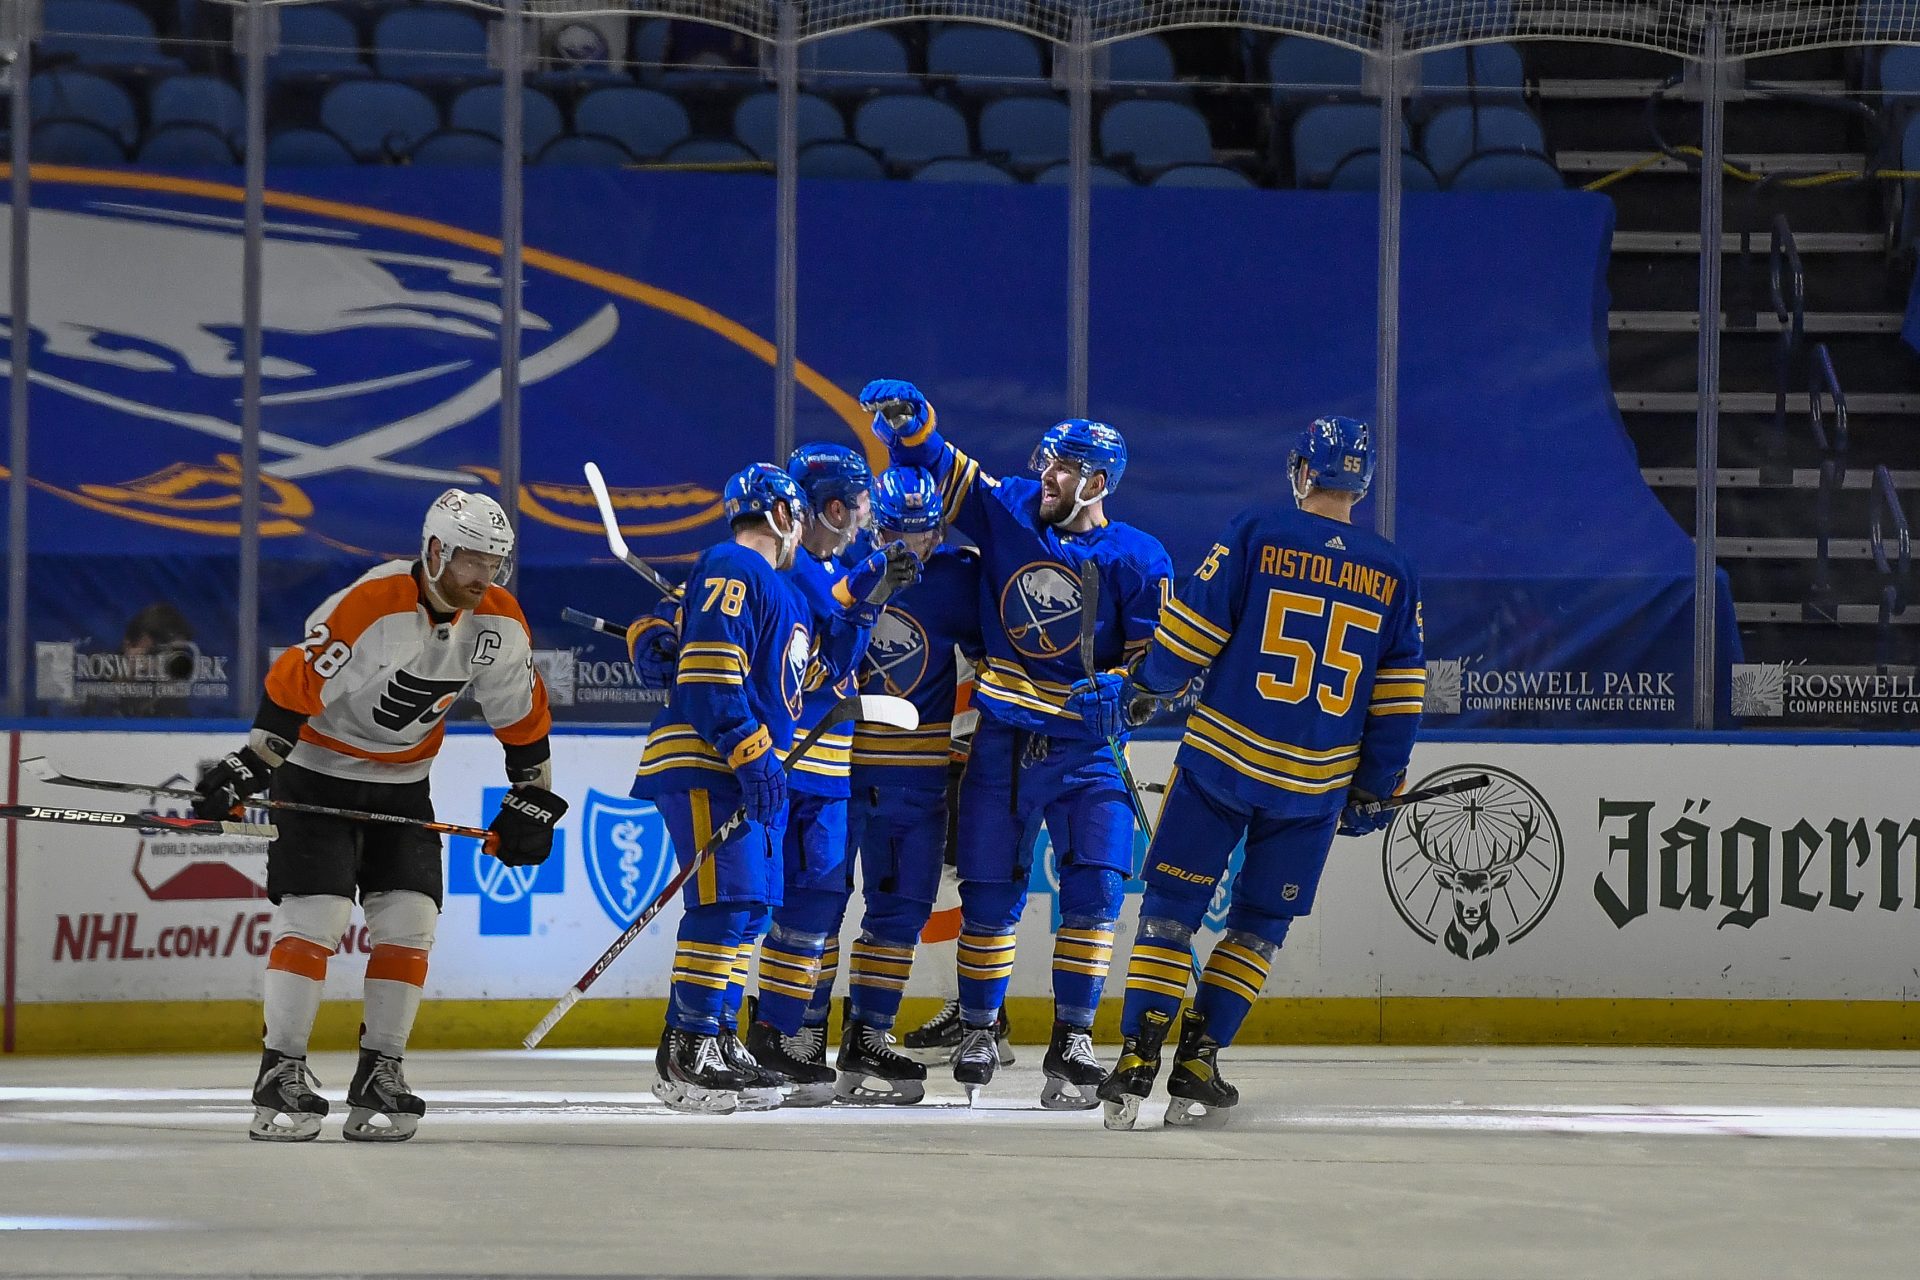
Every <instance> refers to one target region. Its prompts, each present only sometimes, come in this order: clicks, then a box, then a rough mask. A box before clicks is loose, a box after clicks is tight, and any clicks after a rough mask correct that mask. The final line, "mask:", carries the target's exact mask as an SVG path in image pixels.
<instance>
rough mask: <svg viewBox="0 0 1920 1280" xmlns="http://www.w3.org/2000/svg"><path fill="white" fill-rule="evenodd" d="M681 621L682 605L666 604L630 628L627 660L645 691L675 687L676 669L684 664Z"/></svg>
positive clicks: (667, 602)
mask: <svg viewBox="0 0 1920 1280" xmlns="http://www.w3.org/2000/svg"><path fill="white" fill-rule="evenodd" d="M679 620H680V603H679V601H677V600H663V601H661V602H660V604H659V605H658V606H656V607H655V608H654V610H653V612H652V613H645V614H642V615H640V616H639V617H638V618H635V619H634V620H633V625H632V626H630V627H628V628H627V658H628V660H629V661H630V662H632V663H633V669H634V672H635V674H636V675H637V676H638V677H639V684H640V687H641V688H642V689H669V688H672V687H673V673H674V668H675V666H676V664H678V662H679V660H680V631H679V625H678V624H679Z"/></svg>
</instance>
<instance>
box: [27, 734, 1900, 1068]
mask: <svg viewBox="0 0 1920 1280" xmlns="http://www.w3.org/2000/svg"><path fill="white" fill-rule="evenodd" d="M7 736H8V739H9V741H8V743H7V744H6V745H7V758H8V772H7V775H6V783H7V786H8V789H9V793H10V795H13V796H17V798H18V800H19V801H20V802H22V803H48V804H63V805H84V806H87V807H91V808H97V809H114V808H122V809H127V810H135V809H140V808H142V807H144V806H143V805H142V804H141V803H140V802H141V800H142V797H139V796H127V795H121V796H115V795H110V794H106V793H88V792H77V791H68V790H56V789H54V788H51V787H47V786H45V785H44V784H41V783H39V782H37V781H35V780H33V779H31V778H27V777H23V776H21V775H20V773H19V770H18V768H17V761H18V760H19V759H20V758H22V757H31V756H34V755H45V756H48V757H50V758H51V759H52V760H53V761H54V762H55V763H56V765H57V766H58V767H60V768H61V769H63V770H65V771H66V772H69V773H74V774H81V775H91V776H101V777H114V778H119V779H124V780H130V781H138V782H142V783H151V784H154V785H168V784H172V785H179V784H180V783H181V782H182V781H183V780H188V779H190V778H191V777H192V776H193V775H194V774H195V773H196V772H197V770H198V768H199V764H200V762H201V761H202V760H204V759H208V758H211V757H212V756H213V755H215V754H216V753H218V752H220V751H224V750H226V749H228V748H229V747H230V746H231V736H230V735H226V734H219V735H215V734H175V733H128V734H113V735H107V734H85V733H41V732H31V731H29V732H21V733H16V734H9V735H7ZM639 743H640V739H639V738H638V737H637V736H634V735H625V734H602V733H566V734H561V735H558V736H557V737H556V738H555V776H556V778H557V779H558V783H559V789H560V790H561V791H562V792H563V793H564V794H565V795H567V796H568V798H569V799H570V800H571V801H572V804H573V807H572V809H571V811H570V812H569V813H568V815H567V817H566V819H565V822H564V824H563V830H562V835H561V839H560V842H559V845H558V847H557V851H556V854H555V856H554V857H553V858H552V859H550V860H549V861H548V863H547V864H546V865H545V866H543V867H539V868H508V867H504V866H502V865H501V864H499V863H497V862H495V861H494V860H492V859H490V858H487V857H485V856H484V855H482V854H480V853H479V852H478V850H477V848H476V847H475V844H474V842H472V841H468V840H459V839H456V840H451V841H449V842H448V852H447V894H446V904H445V910H444V913H443V915H442V917H441V921H440V929H439V936H438V940H437V943H436V945H435V947H434V951H433V961H432V970H431V973H430V976H429V979H428V997H429V1003H428V1005H427V1007H426V1010H425V1012H424V1013H423V1014H422V1018H421V1023H420V1027H419V1031H418V1034H417V1036H416V1043H417V1044H419V1045H420V1047H467V1046H485V1045H509V1044H514V1043H517V1042H518V1040H519V1038H520V1037H521V1036H522V1035H523V1034H525V1032H526V1030H527V1028H528V1027H530V1026H531V1025H532V1023H533V1022H534V1021H535V1020H536V1019H537V1018H538V1017H539V1015H540V1014H541V1013H542V1012H544V1011H545V1009H546V1007H547V1006H548V1004H550V1003H551V1001H552V1000H553V999H554V998H556V997H557V996H558V995H559V994H560V993H561V992H562V991H564V990H566V988H567V987H568V986H569V984H571V983H572V982H573V981H574V980H575V979H576V978H577V977H578V976H579V975H580V973H581V971H582V970H583V969H585V968H586V967H587V965H588V964H589V963H590V962H591V961H592V960H593V959H594V958H595V957H596V956H597V955H598V954H599V953H600V951H601V949H602V948H603V947H605V946H606V945H607V944H608V943H609V942H611V941H612V940H613V938H614V937H615V936H616V935H617V934H618V933H619V932H620V930H621V929H622V928H623V927H624V926H625V924H626V923H627V922H628V921H629V920H631V919H632V917H633V914H634V913H635V912H636V911H637V910H638V909H639V908H640V907H641V906H643V905H645V903H646V902H647V901H649V900H651V898H652V897H653V896H654V895H655V893H657V892H658V890H659V888H660V887H661V886H662V885H664V884H665V882H666V880H667V878H668V877H669V875H670V874H671V865H670V853H669V850H668V847H667V842H666V837H665V832H664V828H663V826H662V824H661V822H660V820H659V817H658V815H657V814H656V813H655V812H654V811H653V810H652V808H651V806H648V805H645V804H643V803H640V802H636V801H632V800H630V799H628V798H627V795H626V792H627V787H628V784H629V781H630V779H631V777H632V769H633V763H634V761H635V760H636V759H637V757H638V753H639ZM1174 750H1175V745H1174V744H1172V743H1166V742H1145V743H1139V744H1136V745H1135V746H1134V747H1133V749H1132V756H1133V761H1134V765H1135V769H1136V771H1137V773H1138V774H1139V777H1140V779H1141V780H1142V781H1143V782H1145V781H1149V780H1159V779H1164V778H1165V777H1166V775H1167V773H1168V772H1169V769H1170V767H1171V764H1172V759H1173V754H1174ZM499 752H500V748H499V746H498V745H497V744H496V743H495V742H494V741H493V739H492V738H491V737H489V736H486V735H485V734H474V733H455V734H452V735H450V737H449V738H448V740H447V745H446V748H445V750H444V751H443V752H442V754H441V757H440V759H439V762H438V764H437V765H436V768H435V773H434V796H435V801H436V804H437V807H438V812H439V816H440V817H441V818H443V819H445V820H448V821H453V822H460V823H471V824H477V825H484V823H485V821H486V818H487V817H488V816H490V815H491V813H492V812H493V810H494V808H495V807H496V805H497V801H498V796H497V792H498V790H499V789H500V786H501V783H500V781H499V779H500V776H501V769H500V754H499ZM1915 758H1916V757H1915V756H1914V754H1913V753H1912V751H1911V750H1910V749H1908V748H1905V747H1901V746H1886V745H1874V746H1840V745H1824V744H1822V745H1809V744H1794V745H1787V744H1764V745H1756V744H1747V743H1740V744H1732V743H1724V742H1698V743H1677V744H1676V743H1656V742H1606V743H1591V742H1589V743H1533V742H1521V743H1512V742H1509V743H1498V744H1495V743H1457V742H1456V743H1429V744H1425V745H1422V746H1421V747H1420V748H1419V749H1418V750H1417V751H1416V753H1415V756H1414V767H1413V770H1412V779H1413V782H1414V784H1415V785H1424V784H1428V783H1431V782H1435V781H1443V780H1446V779H1447V778H1449V777H1453V776H1457V775H1458V774H1459V773H1462V772H1485V773H1487V774H1488V775H1489V777H1490V779H1491V780H1492V785H1491V786H1489V787H1488V788H1486V789H1485V790H1484V791H1481V792H1478V793H1474V794H1473V795H1472V796H1471V797H1452V798H1449V799H1447V800H1444V801H1439V802H1434V803H1432V804H1427V805H1420V806H1414V807H1412V808H1410V809H1407V810H1404V811H1403V812H1402V815H1401V817H1400V818H1399V819H1398V820H1396V822H1395V824H1394V825H1393V827H1391V828H1390V829H1389V830H1388V831H1387V832H1385V833H1384V834H1376V835H1373V836H1369V837H1366V838H1364V839H1358V840H1349V839H1342V840H1339V841H1337V842H1336V844H1335V847H1334V850H1333V856H1332V858H1331V860H1330V861H1329V863H1328V867H1327V871H1326V875H1325V877H1324V879H1323V881H1322V883H1321V886H1320V890H1319V897H1318V901H1317V903H1316V905H1315V907H1314V910H1313V912H1312V913H1311V914H1310V915H1308V916H1306V917H1304V918H1302V919H1301V920H1300V921H1299V922H1298V923H1297V924H1296V925H1295V927H1294V929H1293V931H1292V933H1291V935H1290V937H1289V939H1288V942H1287V945H1286V947H1285V948H1284V949H1283V950H1282V952H1281V953H1280V955H1279V957H1278V959H1277V962H1276V964H1275V966H1274V969H1273V974H1272V977H1271V978H1270V979H1269V981H1268V984H1267V988H1266V996H1265V999H1264V1000H1263V1001H1262V1005H1261V1008H1260V1009H1258V1010H1256V1013H1255V1015H1254V1017H1253V1019H1252V1020H1251V1021H1250V1023H1249V1028H1248V1031H1247V1033H1246V1034H1245V1036H1244V1037H1243V1038H1246V1039H1256V1040H1263V1041H1269V1042H1274V1043H1315V1042H1318V1043H1372V1042H1378V1043H1474V1042H1490V1043H1642V1044H1661V1043H1690V1044H1702V1045H1802V1046H1853V1047H1892V1046H1902V1045H1914V1044H1920V1014H1916V1013H1915V1012H1914V1011H1913V1009H1914V1006H1913V1004H1912V1001H1913V998H1914V995H1915V992H1916V988H1920V973H1917V972H1916V968H1915V964H1916V954H1920V953H1916V949H1915V947H1914V945H1913V940H1914V938H1915V928H1916V925H1917V924H1920V815H1917V814H1916V809H1915V806H1914V804H1913V801H1912V799H1911V796H1912V784H1911V768H1912V763H1913V762H1914V760H1915ZM121 802H127V803H121ZM152 808H153V809H154V810H155V811H158V812H176V811H179V810H178V808H177V803H176V802H166V801H163V802H161V803H159V804H157V805H155V806H152ZM1156 808H1157V797H1155V798H1150V801H1149V811H1150V812H1151V811H1153V810H1154V809H1156ZM1163 838H1172V835H1171V833H1169V835H1168V836H1167V837H1163ZM6 850H7V886H8V898H7V910H6V929H7V933H6V939H5V944H6V945H5V962H6V969H5V986H6V1023H5V1032H6V1039H7V1043H8V1047H9V1048H11V1049H12V1050H15V1051H20V1052H49V1053H53V1052H73V1051H85V1050H94V1049H98V1050H116V1049H202V1048H209V1049H210V1048H238V1047H243V1046H244V1045H246V1044H248V1043H250V1042H253V1041H254V1040H255V1038H256V1037H257V1035H258V1026H259V1014H258V1009H257V1006H256V1004H255V1001H256V1000H257V998H258V993H259V983H260V974H261V971H262V966H263V963H264V959H263V957H264V955H265V951H266V946H267V937H268V933H267V922H268V916H269V912H270V904H269V903H268V902H267V901H266V899H265V897H264V887H263V886H264V882H265V878H266V857H265V845H264V842H261V841H255V840H245V839H226V838H220V839H214V840H208V839H205V838H192V837H182V836H171V835H142V834H140V833H137V832H132V831H129V832H118V831H101V830H95V829H83V828H73V827H63V826H53V825H44V824H37V823H16V824H12V830H11V831H10V832H8V833H7V846H6ZM1044 851H1045V850H1044V845H1043V846H1042V851H1041V852H1042V853H1043V854H1044ZM1138 852H1141V853H1144V848H1142V849H1141V850H1138ZM1047 862H1048V859H1046V858H1045V857H1044V856H1042V857H1038V858H1036V868H1035V876H1034V893H1033V895H1032V898H1031V900H1030V902H1029V905H1028V909H1027V913H1026V916H1025V918H1024V920H1023V922H1022V925H1021V933H1020V938H1021V948H1020V955H1019V960H1018V964H1017V966H1016V969H1015V975H1014V979H1013V988H1012V992H1013V996H1014V999H1013V1002H1012V1009H1013V1013H1014V1016H1015V1019H1016V1023H1017V1027H1016V1030H1017V1032H1018V1033H1019V1036H1020V1038H1026V1039H1032V1038H1036V1037H1040V1036H1041V1035H1042V1032H1043V1030H1044V1020H1045V1019H1046V1018H1047V1017H1048V1000H1047V993H1048V991H1049V989H1050V987H1049V960H1050V953H1051V943H1050V941H1049V938H1048V935H1049V933H1050V931H1051V927H1052V925H1053V901H1054V899H1053V893H1052V881H1051V879H1050V876H1049V874H1048V871H1047ZM1139 891H1140V885H1139V883H1138V882H1137V881H1134V882H1130V883H1129V885H1128V897H1127V905H1126V909H1125V912H1124V914H1123V918H1122V923H1121V933H1120V945H1119V946H1118V947H1116V951H1117V953H1118V954H1117V955H1116V963H1115V971H1114V976H1113V978H1112V979H1111V980H1110V982H1109V986H1108V992H1109V996H1110V999H1109V1000H1108V1005H1109V1006H1110V1008H1109V1009H1108V1011H1107V1013H1106V1015H1105V1016H1106V1018H1107V1019H1108V1020H1109V1022H1108V1025H1107V1026H1106V1027H1105V1028H1103V1029H1105V1030H1109V1031H1110V1029H1111V1027H1110V1020H1111V1018H1112V1017H1113V1016H1114V1012H1115V1011H1116V1010H1117V999H1118V996H1119V994H1120V990H1121V985H1122V981H1123V975H1124V964H1125V956H1126V952H1127V945H1126V943H1127V939H1128V938H1130V937H1131V926H1132V921H1133V918H1134V914H1135V908H1136V907H1137V904H1138V902H1139V896H1138V895H1139ZM942 905H943V906H946V905H949V904H948V903H943V904H942ZM1224 905H1225V904H1224V900H1223V898H1222V897H1221V896H1219V895H1217V896H1216V899H1215V903H1214V912H1213V913H1212V914H1211V915H1210V916H1209V919H1210V921H1212V922H1213V923H1214V924H1216V925H1217V924H1218V923H1219V921H1220V920H1221V919H1222V918H1223V916H1224ZM859 909H860V908H859V903H858V899H857V897H856V901H855V904H854V905H853V907H852V908H851V909H850V911H849V920H848V925H847V929H846V932H845V934H844V935H843V936H845V937H847V938H851V937H853V936H854V935H855V934H856V933H857V927H858V926H857V919H858V913H859ZM677 916H678V907H677V905H675V906H670V907H669V908H668V909H667V911H666V912H665V913H664V914H663V915H662V917H661V918H660V919H659V920H658V921H656V922H655V924H654V925H653V926H652V927H651V928H650V929H649V930H648V931H647V932H646V933H645V934H643V935H642V936H641V937H640V938H639V939H638V941H636V942H635V943H634V944H633V945H632V946H631V947H630V948H628V950H627V951H626V952H625V954H624V955H622V956H621V958H620V960H619V961H618V962H617V963H616V964H615V965H614V967H613V968H612V969H611V970H609V971H608V972H607V973H606V975H605V976H604V977H602V978H601V979H600V981H599V982H598V983H597V984H596V985H595V987H594V989H593V992H592V995H591V997H590V998H589V999H588V1000H586V1001H584V1002H582V1004H581V1005H580V1006H579V1007H578V1008H576V1009H575V1010H574V1011H573V1012H572V1013H571V1014H570V1015H569V1016H568V1018H567V1019H566V1020H565V1021H563V1022H562V1023H561V1024H560V1026H559V1027H558V1028H557V1029H556V1031H555V1032H554V1034H553V1036H552V1038H551V1039H550V1040H549V1042H548V1043H549V1044H552V1045H556V1046H560V1045H608V1046H617V1045H631V1044H644V1043H649V1042H650V1041H651V1038H653V1037H654V1036H656V1035H657V1031H658V1026H659V1018H660V1015H661V1009H662V1006H663V1003H664V997H665V994H666V981H667V973H668V970H669V968H670V958H671V948H672V938H673V933H674V923H675V921H676V919H677ZM955 923H956V922H955V920H954V919H953V917H952V916H951V915H949V914H940V915H936V918H935V923H934V925H933V926H932V927H931V929H930V934H932V935H933V936H935V937H944V938H948V939H950V938H951V935H952V929H953V926H954V924H955ZM366 950H367V948H366V940H365V937H364V934H363V933H362V932H361V931H360V928H359V924H358V921H357V919H356V923H355V927H354V929H353V930H352V931H351V932H350V933H349V935H348V936H347V937H346V938H345V939H343V941H342V946H341V950H340V952H339V953H338V954H337V955H336V956H335V958H334V961H333V963H332V966H331V968H330V971H329V975H328V997H329V1001H330V1003H329V1005H328V1006H327V1008H326V1009H325V1010H324V1011H323V1014H322V1023H321V1030H320V1034H319V1039H320V1042H322V1043H332V1042H335V1041H337V1042H338V1043H339V1044H345V1043H347V1042H348V1040H349V1038H350V1037H351V1036H352V1034H353V1031H354V1028H355V1024H356V1023H357V1021H358V1008H357V1004H355V1003H349V1001H351V1000H356V999H357V995H358V991H359V985H360V980H361V975H362V973H363V971H364V966H365V960H366ZM951 963H952V946H951V943H950V941H948V942H945V943H943V944H940V945H933V946H929V947H927V948H925V949H924V950H923V952H922V958H921V960H920V963H919V964H918V965H916V967H915V971H914V976H913V982H912V986H911V987H910V991H909V994H910V996H912V997H919V998H920V999H918V1000H913V999H910V1001H909V1004H908V1007H907V1010H906V1012H905V1015H904V1016H905V1018H906V1020H908V1021H909V1022H911V1021H912V1020H914V1019H915V1018H917V1017H918V1016H919V1015H920V1014H921V1013H923V1012H925V1011H927V1010H929V1009H930V1008H931V1007H932V1001H933V1000H934V999H935V998H937V997H938V996H939V995H941V994H943V993H945V992H948V991H950V990H951V989H952V988H951V983H952V976H951ZM842 989H843V990H844V978H843V979H842Z"/></svg>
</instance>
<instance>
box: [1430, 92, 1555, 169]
mask: <svg viewBox="0 0 1920 1280" xmlns="http://www.w3.org/2000/svg"><path fill="white" fill-rule="evenodd" d="M1420 143H1421V147H1420V149H1421V151H1422V152H1423V153H1424V154H1425V155H1426V157H1427V163H1428V164H1430V165H1432V166H1433V171H1434V172H1435V173H1437V174H1439V175H1440V180H1441V181H1442V182H1445V181H1447V180H1448V179H1449V178H1450V177H1451V176H1452V175H1453V172H1454V170H1456V169H1458V168H1459V167H1460V166H1461V165H1463V164H1465V163H1466V162H1467V157H1468V156H1471V155H1473V154H1475V153H1476V152H1480V151H1530V152H1532V153H1534V154H1535V155H1539V156H1544V155H1546V153H1547V140H1546V138H1545V137H1544V136H1543V135H1542V134H1541V132H1540V122H1539V121H1538V120H1535V119H1534V118H1533V114H1532V113H1531V112H1529V111H1528V110H1526V109H1525V108H1524V107H1448V108H1446V109H1445V110H1443V111H1440V112H1438V113H1436V114H1435V115H1434V117H1433V119H1432V120H1430V121H1428V122H1427V127H1426V129H1425V130H1424V131H1423V132H1422V134H1421V137H1420Z"/></svg>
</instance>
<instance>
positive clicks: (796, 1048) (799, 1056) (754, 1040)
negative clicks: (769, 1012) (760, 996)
mask: <svg viewBox="0 0 1920 1280" xmlns="http://www.w3.org/2000/svg"><path fill="white" fill-rule="evenodd" d="M746 1048H747V1052H748V1053H751V1054H752V1055H753V1057H754V1060H755V1061H756V1062H758V1063H759V1064H760V1065H761V1066H762V1067H765V1068H767V1069H768V1070H770V1071H776V1072H778V1073H779V1074H781V1075H783V1076H785V1077H786V1078H787V1080H788V1081H789V1082H790V1084H789V1086H788V1089H787V1096H786V1099H785V1103H784V1105H786V1106H789V1107H824V1106H826V1105H827V1104H829V1103H831V1102H832V1101H833V1079H834V1076H833V1068H832V1067H829V1066H828V1065H827V1033H826V1029H825V1028H824V1027H802V1028H800V1034H798V1035H792V1036H786V1035H781V1034H780V1032H779V1031H777V1030H775V1029H774V1027H773V1024H771V1023H767V1022H754V1023H753V1024H752V1025H750V1026H749V1027H748V1028H747V1045H746Z"/></svg>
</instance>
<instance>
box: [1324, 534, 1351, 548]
mask: <svg viewBox="0 0 1920 1280" xmlns="http://www.w3.org/2000/svg"><path fill="white" fill-rule="evenodd" d="M1327 545H1328V546H1329V547H1332V548H1333V549H1334V550H1335V551H1345V550H1346V549H1347V544H1346V543H1344V542H1342V541H1340V535H1339V534H1337V533H1336V534H1334V535H1333V536H1332V537H1331V538H1328V539H1327Z"/></svg>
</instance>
